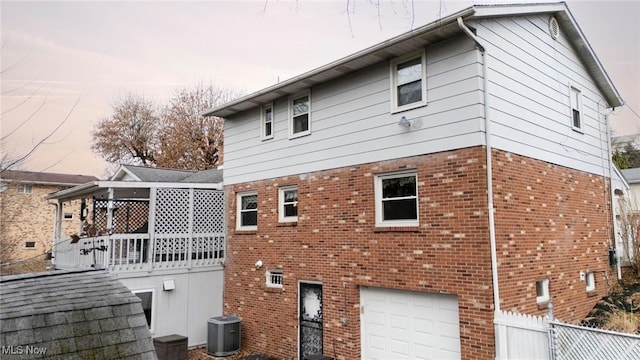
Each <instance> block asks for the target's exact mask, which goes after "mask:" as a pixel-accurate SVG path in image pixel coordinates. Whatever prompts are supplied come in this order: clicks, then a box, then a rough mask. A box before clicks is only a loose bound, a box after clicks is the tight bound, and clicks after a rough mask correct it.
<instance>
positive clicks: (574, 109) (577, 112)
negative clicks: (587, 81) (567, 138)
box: [569, 85, 584, 132]
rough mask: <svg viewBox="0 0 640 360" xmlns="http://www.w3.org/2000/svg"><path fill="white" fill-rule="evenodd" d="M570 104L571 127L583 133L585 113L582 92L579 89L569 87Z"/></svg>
mask: <svg viewBox="0 0 640 360" xmlns="http://www.w3.org/2000/svg"><path fill="white" fill-rule="evenodd" d="M569 103H570V106H571V127H572V128H573V129H574V130H576V131H578V132H582V129H583V127H582V125H583V119H584V116H583V112H582V91H580V89H578V88H577V87H575V86H573V85H570V86H569Z"/></svg>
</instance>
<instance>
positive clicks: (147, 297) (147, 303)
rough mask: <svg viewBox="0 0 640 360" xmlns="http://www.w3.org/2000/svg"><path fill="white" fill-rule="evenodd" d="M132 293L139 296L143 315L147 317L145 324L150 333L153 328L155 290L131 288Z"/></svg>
mask: <svg viewBox="0 0 640 360" xmlns="http://www.w3.org/2000/svg"><path fill="white" fill-rule="evenodd" d="M132 293H133V294H134V295H135V296H137V297H139V298H140V301H141V305H142V311H144V317H145V318H146V319H147V326H148V327H149V331H151V332H152V333H153V332H154V330H155V301H156V299H155V298H156V297H155V290H153V289H143V290H133V291H132Z"/></svg>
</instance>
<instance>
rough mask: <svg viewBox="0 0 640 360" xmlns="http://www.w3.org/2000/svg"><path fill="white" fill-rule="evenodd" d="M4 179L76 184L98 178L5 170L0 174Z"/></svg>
mask: <svg viewBox="0 0 640 360" xmlns="http://www.w3.org/2000/svg"><path fill="white" fill-rule="evenodd" d="M0 178H2V180H4V181H12V182H25V183H33V184H51V185H69V186H73V185H78V184H84V183H88V182H90V181H95V180H98V178H96V177H95V176H89V175H73V174H58V173H47V172H35V171H15V170H5V171H3V172H2V173H1V174H0Z"/></svg>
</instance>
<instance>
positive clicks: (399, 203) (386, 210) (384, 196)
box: [375, 171, 418, 226]
mask: <svg viewBox="0 0 640 360" xmlns="http://www.w3.org/2000/svg"><path fill="white" fill-rule="evenodd" d="M417 184H418V179H417V175H416V173H415V171H405V172H399V173H392V174H385V175H378V176H376V178H375V197H376V226H418V186H417Z"/></svg>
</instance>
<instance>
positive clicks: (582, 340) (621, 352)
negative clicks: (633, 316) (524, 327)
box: [549, 320, 640, 360]
mask: <svg viewBox="0 0 640 360" xmlns="http://www.w3.org/2000/svg"><path fill="white" fill-rule="evenodd" d="M549 324H550V325H551V337H552V339H551V347H552V353H553V355H554V356H553V358H554V359H556V360H591V359H592V360H609V359H610V360H627V359H628V360H637V359H640V335H634V334H625V333H620V332H614V331H608V330H602V329H594V328H589V327H585V326H577V325H570V324H565V323H562V322H560V321H557V320H553V321H549Z"/></svg>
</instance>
